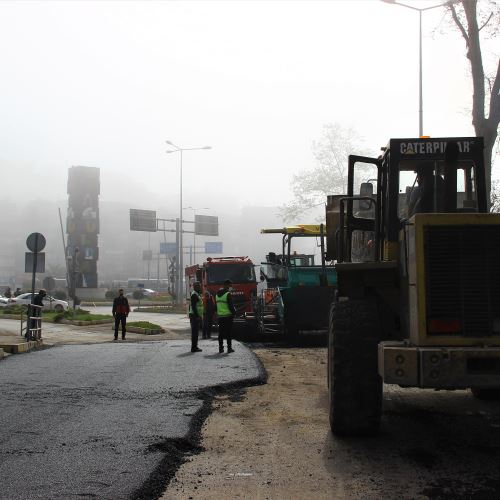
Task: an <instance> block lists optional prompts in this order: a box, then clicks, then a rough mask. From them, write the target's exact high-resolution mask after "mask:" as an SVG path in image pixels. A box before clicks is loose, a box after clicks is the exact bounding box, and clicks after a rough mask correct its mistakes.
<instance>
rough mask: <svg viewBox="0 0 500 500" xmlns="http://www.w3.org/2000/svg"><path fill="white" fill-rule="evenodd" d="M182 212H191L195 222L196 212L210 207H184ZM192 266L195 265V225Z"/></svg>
mask: <svg viewBox="0 0 500 500" xmlns="http://www.w3.org/2000/svg"><path fill="white" fill-rule="evenodd" d="M184 210H192V211H193V214H194V220H195V222H196V210H210V207H199V208H198V207H184ZM193 264H196V224H195V226H194V232H193Z"/></svg>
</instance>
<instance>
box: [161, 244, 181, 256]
mask: <svg viewBox="0 0 500 500" xmlns="http://www.w3.org/2000/svg"><path fill="white" fill-rule="evenodd" d="M160 253H161V254H162V255H175V254H176V253H177V243H168V242H162V243H160Z"/></svg>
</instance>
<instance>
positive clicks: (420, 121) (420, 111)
mask: <svg viewBox="0 0 500 500" xmlns="http://www.w3.org/2000/svg"><path fill="white" fill-rule="evenodd" d="M382 2H384V3H390V4H393V5H399V6H400V7H406V8H407V9H411V10H416V11H418V18H419V19H418V21H419V25H418V60H419V65H418V66H419V68H418V136H419V137H422V136H423V135H424V99H423V92H422V12H424V11H426V10H431V9H437V8H438V7H444V6H445V5H447V4H449V3H450V2H449V1H447V2H444V3H440V4H438V5H431V6H430V7H424V8H418V7H414V6H413V5H407V4H405V3H400V2H397V1H396V0H382Z"/></svg>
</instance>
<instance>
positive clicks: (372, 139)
mask: <svg viewBox="0 0 500 500" xmlns="http://www.w3.org/2000/svg"><path fill="white" fill-rule="evenodd" d="M435 3H436V2H434V4H435ZM416 4H417V5H419V6H422V5H423V4H425V5H430V4H429V3H428V2H416ZM431 4H432V3H431ZM443 15H444V14H443V10H441V9H435V10H431V11H427V12H425V13H424V15H423V20H424V40H423V51H424V133H425V134H427V135H431V136H434V137H438V136H453V135H473V129H472V125H471V118H470V112H469V109H470V102H471V90H470V89H471V85H470V81H469V69H468V61H467V60H466V58H465V47H464V42H463V40H462V38H461V36H460V35H459V33H458V32H452V31H450V30H448V33H447V34H443V35H442V34H439V33H436V32H435V30H436V28H442V29H445V28H446V25H445V24H444V22H443ZM0 43H1V46H2V51H0V65H1V67H2V78H1V79H0V99H1V109H2V120H1V121H0V145H1V147H0V169H1V172H2V178H1V183H2V184H1V186H2V188H1V191H0V199H1V200H4V203H6V202H7V200H10V201H12V202H15V203H16V205H17V206H19V204H21V205H22V204H23V202H24V201H26V202H28V201H33V200H50V202H52V203H55V204H57V205H60V206H61V208H64V210H65V208H66V205H67V201H66V182H67V169H68V168H69V167H71V166H72V165H87V166H92V167H99V168H100V169H101V201H106V202H119V203H123V204H124V205H128V206H129V207H130V208H144V209H151V210H160V209H161V210H163V213H162V214H161V216H163V217H169V216H173V217H176V216H177V214H178V211H179V156H178V154H173V155H167V154H166V153H165V151H166V150H167V149H168V146H167V145H166V144H165V140H171V141H172V142H174V143H176V144H178V145H179V146H181V147H199V146H205V145H210V146H212V148H213V149H212V150H206V151H192V152H186V153H185V155H184V166H183V174H184V175H183V180H184V191H183V192H184V203H183V204H184V206H193V207H210V208H211V209H212V210H211V211H210V212H203V213H210V214H212V215H217V214H222V213H226V214H233V215H239V214H240V213H241V209H242V208H243V207H246V206H250V207H252V206H254V207H258V206H268V207H269V206H273V207H276V206H279V205H281V204H282V203H284V202H286V201H287V200H288V199H289V198H290V196H291V192H290V187H289V182H290V180H291V178H292V175H293V173H294V172H297V171H299V170H301V169H305V168H310V167H311V166H312V165H313V164H314V161H313V156H312V154H311V143H312V141H313V140H317V139H318V138H319V137H320V135H321V128H322V126H323V124H325V123H328V122H338V123H340V124H341V125H342V126H344V127H352V128H354V129H355V130H356V131H357V132H358V133H359V134H360V135H361V136H363V137H364V139H365V145H366V147H367V149H368V151H371V153H372V154H373V155H378V153H379V150H380V147H381V146H383V145H385V144H386V143H387V141H388V139H389V138H391V137H403V136H406V137H414V136H416V135H417V133H418V14H417V13H416V12H414V11H411V10H409V9H405V8H402V7H398V6H394V5H388V4H384V3H382V2H377V1H332V2H323V1H322V2H312V1H308V2H299V1H297V2H291V1H279V2H270V1H266V2H243V1H239V2H226V1H223V2H213V1H203V2H196V1H191V2H133V1H128V2H122V1H113V2H104V1H101V2H76V1H75V2H45V1H36V2H29V1H25V2H9V1H4V2H1V3H0ZM485 51H486V48H485ZM486 62H488V58H486ZM353 153H356V151H353ZM165 212H169V213H165ZM273 216H274V214H273ZM56 217H57V216H56ZM306 217H307V216H306ZM56 222H57V223H58V221H57V218H56ZM297 222H310V221H309V220H304V221H297ZM57 229H58V228H57V227H56V230H57ZM124 230H125V231H127V230H128V227H125V228H124Z"/></svg>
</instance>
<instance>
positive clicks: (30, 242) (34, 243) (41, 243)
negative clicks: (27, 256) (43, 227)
mask: <svg viewBox="0 0 500 500" xmlns="http://www.w3.org/2000/svg"><path fill="white" fill-rule="evenodd" d="M45 243H46V241H45V236H44V235H43V234H42V233H31V234H30V235H29V236H28V237H27V238H26V246H27V247H28V249H29V250H31V251H32V252H35V253H37V252H41V251H42V250H43V249H44V248H45Z"/></svg>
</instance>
